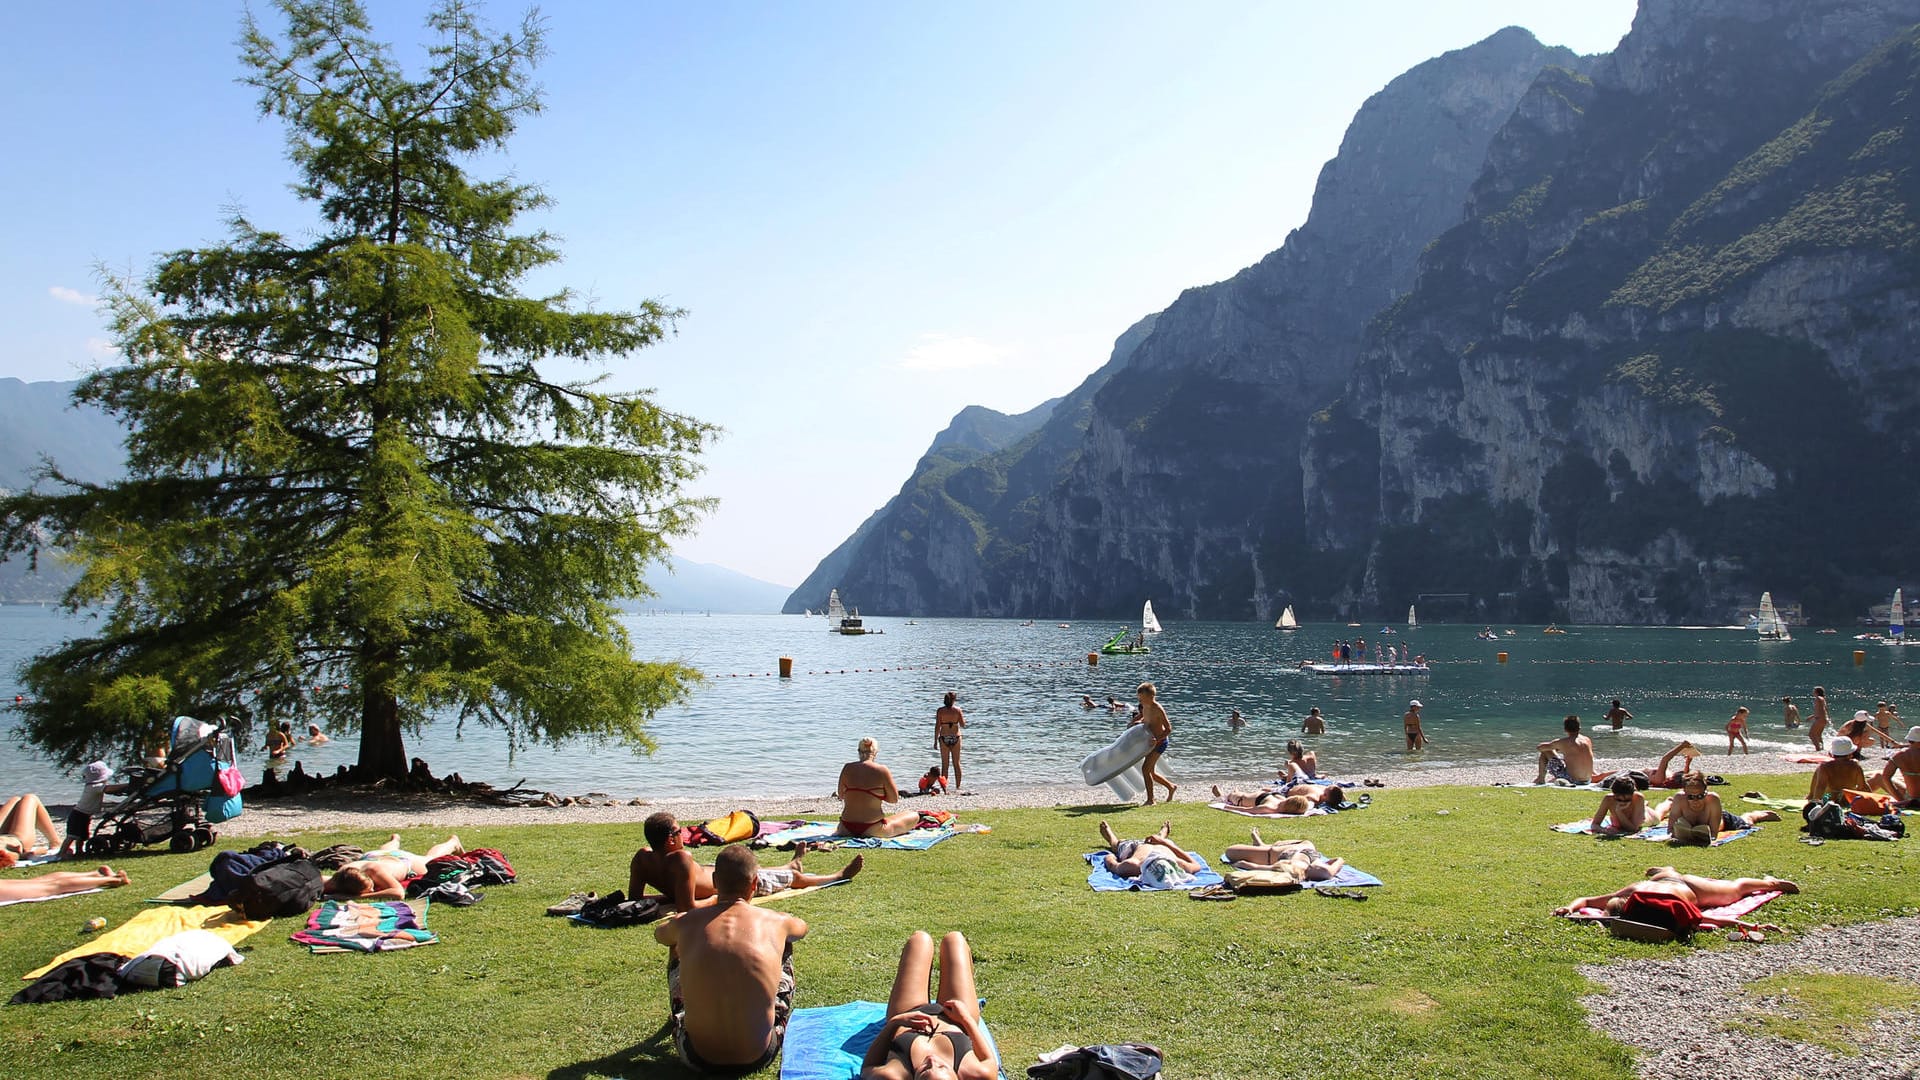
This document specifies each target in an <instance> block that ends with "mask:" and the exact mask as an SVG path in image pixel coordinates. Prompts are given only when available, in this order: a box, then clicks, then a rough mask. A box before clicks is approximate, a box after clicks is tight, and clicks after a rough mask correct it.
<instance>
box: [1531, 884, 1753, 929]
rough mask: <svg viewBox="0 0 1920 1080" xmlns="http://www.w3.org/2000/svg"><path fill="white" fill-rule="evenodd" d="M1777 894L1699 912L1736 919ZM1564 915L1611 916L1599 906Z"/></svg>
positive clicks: (1604, 917) (1702, 925) (1587, 917)
mask: <svg viewBox="0 0 1920 1080" xmlns="http://www.w3.org/2000/svg"><path fill="white" fill-rule="evenodd" d="M1779 895H1780V894H1779V893H1777V892H1759V893H1750V894H1748V895H1746V896H1743V897H1741V898H1740V899H1738V900H1735V901H1734V902H1733V903H1731V904H1727V905H1726V906H1724V907H1717V908H1708V909H1706V910H1705V911H1702V912H1701V913H1700V914H1702V915H1706V916H1709V917H1711V918H1715V919H1737V918H1739V917H1740V916H1742V915H1745V914H1748V913H1749V912H1752V911H1754V910H1756V909H1758V908H1760V907H1761V906H1762V905H1764V904H1766V903H1767V901H1769V900H1772V899H1773V898H1774V897H1776V896H1779ZM1566 917H1567V918H1569V919H1606V918H1611V916H1609V915H1608V914H1607V913H1606V912H1605V911H1602V910H1601V909H1599V908H1591V907H1590V908H1581V909H1580V910H1579V911H1573V912H1568V913H1567V916H1566ZM1699 929H1702V930H1707V929H1711V927H1710V926H1709V925H1708V924H1706V923H1701V924H1700V926H1699Z"/></svg>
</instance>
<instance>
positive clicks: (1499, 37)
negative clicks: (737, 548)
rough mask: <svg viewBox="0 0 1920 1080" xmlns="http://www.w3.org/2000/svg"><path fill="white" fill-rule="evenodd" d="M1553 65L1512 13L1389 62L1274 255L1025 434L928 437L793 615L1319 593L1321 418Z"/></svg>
mask: <svg viewBox="0 0 1920 1080" xmlns="http://www.w3.org/2000/svg"><path fill="white" fill-rule="evenodd" d="M1555 66H1558V67H1565V68H1569V69H1572V70H1574V71H1584V70H1585V69H1586V66H1587V64H1586V62H1585V61H1583V60H1581V59H1580V58H1578V57H1576V56H1574V55H1573V54H1571V53H1569V52H1568V51H1566V50H1564V49H1554V48H1547V47H1545V46H1543V45H1541V44H1540V43H1539V42H1538V41H1536V40H1534V38H1533V36H1532V35H1530V34H1528V33H1527V32H1526V31H1524V30H1520V29H1516V28H1509V29H1507V30H1503V31H1501V32H1499V33H1497V34H1495V35H1493V36H1492V37H1490V38H1488V39H1487V40H1485V41H1482V42H1480V43H1478V44H1476V45H1473V46H1471V47H1468V48H1465V49H1461V50H1458V51H1456V52H1451V53H1448V54H1446V55H1444V56H1441V57H1438V58H1436V59H1434V60H1430V61H1427V62H1426V63H1423V64H1421V65H1419V66H1417V67H1415V68H1413V69H1412V70H1410V71H1408V72H1407V73H1405V74H1404V75H1402V76H1400V77H1399V78H1397V79H1395V80H1394V81H1393V82H1392V83H1390V84H1389V85H1388V86H1387V87H1386V88H1385V89H1383V90H1381V91H1380V92H1379V93H1377V94H1375V95H1374V96H1373V97H1372V98H1370V99H1368V101H1367V102H1366V103H1365V104H1364V105H1363V106H1362V107H1361V109H1360V111H1359V112H1358V114H1356V116H1355V117H1354V119H1353V122H1352V124H1351V125H1350V126H1349V128H1348V130H1347V133H1346V136H1345V138H1344V139H1343V141H1342V143H1341V147H1340V151H1339V153H1338V155H1336V156H1335V157H1334V159H1333V160H1331V161H1329V162H1328V163H1327V164H1326V166H1325V167H1324V168H1323V169H1322V171H1321V174H1320V178H1319V182H1318V185H1317V187H1316V189H1315V194H1314V201H1313V207H1312V211H1311V213H1310V214H1309V217H1308V219H1307V222H1306V223H1305V224H1304V225H1302V226H1301V227H1300V228H1298V229H1296V230H1295V231H1294V232H1293V233H1292V234H1291V235H1289V236H1288V237H1287V238H1286V242H1285V243H1284V244H1283V245H1282V246H1281V248H1280V249H1279V250H1278V251H1275V252H1274V253H1273V254H1272V255H1269V256H1268V257H1267V258H1265V259H1263V260H1261V262H1259V263H1258V264H1256V265H1254V266H1252V267H1249V268H1247V269H1246V270H1243V271H1242V272H1240V273H1239V274H1237V275H1235V276H1234V277H1233V278H1230V279H1228V280H1227V281H1223V282H1220V283H1217V284H1214V285H1209V286H1205V287H1201V288H1195V289H1189V290H1188V291H1186V292H1185V293H1184V294H1182V295H1181V296H1180V297H1179V298H1178V299H1177V300H1176V301H1174V303H1173V304H1172V305H1170V306H1169V307H1168V308H1167V309H1166V310H1165V311H1164V312H1162V313H1160V314H1159V315H1158V316H1156V317H1153V318H1151V319H1149V320H1144V321H1143V322H1142V323H1140V324H1138V325H1136V326H1135V327H1133V328H1131V329H1129V330H1128V331H1127V333H1126V334H1125V335H1123V336H1122V337H1121V338H1120V340H1119V342H1118V343H1117V344H1116V346H1115V349H1114V351H1113V355H1112V358H1111V359H1110V360H1109V361H1108V363H1107V364H1106V365H1105V366H1104V367H1102V368H1101V369H1100V370H1099V371H1098V372H1096V373H1095V374H1094V375H1093V376H1091V377H1090V378H1089V379H1088V380H1087V382H1086V383H1084V384H1083V385H1082V386H1081V387H1079V388H1078V389H1076V390H1075V391H1074V393H1073V394H1071V395H1069V396H1068V397H1067V398H1065V399H1063V400H1062V402H1061V403H1060V404H1059V405H1058V406H1056V407H1055V408H1054V410H1053V411H1052V413H1051V414H1050V415H1049V416H1048V417H1047V419H1046V420H1045V422H1044V423H1042V424H1041V425H1040V427H1039V428H1038V429H1037V430H1034V431H1033V432H1032V433H1030V434H1028V435H1027V436H1025V437H1024V438H1021V439H1019V440H1017V441H1010V442H1008V443H1006V444H1005V445H1002V446H1000V447H997V448H993V449H988V448H986V447H985V446H979V447H973V446H969V447H964V448H963V447H955V446H951V445H949V446H945V447H943V446H941V444H940V443H939V442H938V441H936V444H935V447H934V448H933V449H931V450H930V451H929V452H928V454H927V455H926V457H924V458H922V460H921V461H920V463H919V465H918V466H917V467H916V469H915V471H914V474H913V476H912V477H911V478H909V480H908V481H907V483H906V484H905V485H903V486H902V488H901V491H900V493H899V494H898V495H896V496H895V497H894V498H893V499H892V500H891V501H889V503H888V504H887V505H886V506H885V507H882V508H881V509H880V510H879V511H878V512H877V513H876V514H875V515H874V516H873V517H871V518H869V519H868V520H867V521H866V522H865V523H863V524H862V525H861V526H860V528H859V530H857V531H856V532H855V533H854V535H853V536H852V537H850V538H849V539H848V540H847V541H846V542H845V543H843V544H842V545H841V546H840V547H839V548H838V549H836V550H835V551H834V552H833V553H832V554H830V555H829V556H828V557H827V558H826V559H825V560H824V561H823V562H822V563H821V564H820V566H819V568H817V569H816V570H815V572H814V573H813V574H812V575H810V576H809V578H808V579H807V581H806V582H805V583H803V584H802V585H801V586H800V588H799V589H798V590H796V591H795V593H794V594H793V596H792V597H790V598H789V599H788V602H787V610H789V611H797V610H799V609H800V608H802V607H815V608H817V607H819V606H820V605H821V603H823V602H824V599H825V597H826V593H827V590H828V589H829V588H831V587H835V586H837V587H838V588H839V589H840V591H841V595H842V597H843V598H845V599H846V600H847V601H848V602H849V603H857V604H859V605H860V606H861V607H862V608H863V609H864V610H867V611H869V612H875V613H878V612H889V613H903V614H947V615H993V614H999V615H1008V614H1049V615H1062V616H1079V615H1113V614H1118V613H1122V612H1127V611H1138V610H1139V605H1140V602H1141V600H1142V599H1143V598H1146V597H1151V598H1153V599H1154V600H1155V601H1156V605H1157V606H1158V607H1159V610H1160V611H1161V612H1162V614H1163V615H1170V616H1175V617H1178V616H1196V615H1210V616H1216V617H1219V616H1224V617H1235V618H1242V617H1248V616H1257V617H1261V618H1268V617H1271V612H1272V611H1273V610H1276V609H1277V605H1278V604H1279V603H1283V602H1286V601H1288V600H1290V599H1292V598H1293V597H1294V595H1295V594H1296V593H1298V594H1299V595H1300V596H1301V597H1302V598H1304V597H1306V596H1307V595H1309V592H1308V589H1307V585H1306V580H1305V579H1306V578H1307V577H1309V576H1310V573H1309V571H1310V567H1311V566H1312V565H1313V564H1314V563H1315V562H1316V561H1317V560H1318V559H1319V557H1318V556H1317V555H1316V554H1315V553H1314V552H1313V551H1312V550H1311V548H1310V547H1309V546H1308V544H1307V543H1306V533H1305V528H1304V517H1303V510H1302V507H1303V505H1304V496H1303V490H1302V486H1301V485H1302V472H1301V465H1300V455H1299V448H1300V445H1301V440H1302V438H1303V434H1304V431H1305V427H1306V424H1307V421H1308V418H1309V417H1310V416H1311V415H1312V414H1313V413H1314V411H1315V410H1317V409H1319V408H1320V407H1322V406H1323V405H1325V404H1326V402H1327V401H1328V400H1330V399H1331V398H1333V397H1334V396H1335V395H1337V394H1338V393H1339V391H1340V388H1341V386H1342V385H1343V384H1344V383H1345V381H1346V379H1347V377H1348V375H1349V373H1350V372H1351V370H1352V366H1353V363H1354V359H1355V357H1356V356H1357V355H1358V352H1359V348H1360V343H1361V336H1362V333H1363V331H1364V329H1365V327H1366V325H1367V321H1368V319H1369V318H1370V317H1371V316H1372V315H1373V314H1374V313H1375V312H1377V311H1378V310H1380V309H1381V308H1382V307H1383V306H1385V305H1387V304H1389V303H1391V302H1392V301H1393V300H1394V299H1395V298H1396V297H1398V296H1400V295H1402V294H1403V293H1405V292H1406V291H1407V290H1408V289H1409V288H1410V287H1411V286H1412V284H1413V279H1414V274H1415V271H1416V268H1417V266H1418V261H1419V258H1420V253H1421V251H1422V250H1423V249H1424V248H1425V247H1426V246H1427V245H1428V243H1429V242H1431V241H1432V240H1433V239H1434V238H1435V237H1437V236H1438V235H1440V233H1441V232H1442V231H1443V230H1445V229H1446V228H1447V227H1448V226H1450V225H1452V224H1454V223H1455V222H1457V221H1459V220H1460V216H1461V207H1462V205H1463V204H1464V202H1465V200H1466V197H1467V194H1468V191H1469V188H1470V187H1471V186H1472V184H1473V182H1474V180H1475V178H1476V177H1477V176H1478V175H1479V174H1480V172H1481V165H1482V162H1483V161H1484V160H1485V158H1486V155H1487V150H1488V146H1489V144H1490V143H1491V141H1492V140H1493V138H1494V136H1495V133H1496V132H1498V131H1499V130H1500V129H1501V127H1502V125H1503V124H1504V123H1505V122H1506V121H1507V119H1508V118H1509V117H1510V116H1511V115H1512V113H1513V111H1514V108H1515V106H1516V104H1517V103H1518V102H1519V101H1520V100H1521V98H1522V96H1523V95H1524V94H1525V93H1526V92H1527V90H1528V88H1529V87H1530V86H1532V85H1533V84H1534V82H1535V79H1536V78H1537V77H1538V76H1539V75H1540V74H1541V72H1542V71H1543V70H1547V69H1549V68H1551V67H1555ZM1570 77H1575V78H1583V77H1584V76H1570ZM1029 415H1031V414H1029ZM1009 430H1013V429H1009Z"/></svg>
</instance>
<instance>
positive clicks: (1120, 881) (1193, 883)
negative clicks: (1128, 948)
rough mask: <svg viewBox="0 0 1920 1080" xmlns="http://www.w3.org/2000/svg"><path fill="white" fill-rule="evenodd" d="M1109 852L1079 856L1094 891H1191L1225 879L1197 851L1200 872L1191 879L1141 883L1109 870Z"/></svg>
mask: <svg viewBox="0 0 1920 1080" xmlns="http://www.w3.org/2000/svg"><path fill="white" fill-rule="evenodd" d="M1111 854H1112V852H1110V851H1106V850H1104V849H1102V850H1100V851H1089V852H1087V853H1086V854H1085V855H1083V856H1081V858H1084V859H1086V860H1087V866H1088V867H1089V868H1090V869H1091V872H1090V873H1088V874H1087V885H1088V886H1090V887H1091V888H1092V889H1093V891H1095V892H1168V891H1174V890H1178V891H1180V892H1192V891H1193V890H1194V889H1204V888H1206V887H1207V886H1209V885H1219V884H1222V883H1224V882H1225V881H1226V879H1225V878H1223V877H1221V876H1220V873H1219V871H1217V870H1215V869H1214V868H1213V867H1212V865H1211V864H1209V863H1208V862H1207V857H1206V856H1205V855H1202V854H1200V853H1199V852H1197V851H1196V852H1194V853H1193V857H1194V858H1196V859H1198V860H1200V872H1199V873H1197V874H1195V875H1193V877H1192V879H1191V880H1188V881H1183V882H1181V883H1180V884H1178V885H1153V884H1148V883H1143V882H1142V881H1141V880H1140V879H1139V878H1123V877H1120V876H1118V875H1116V874H1114V873H1112V872H1110V871H1109V870H1108V869H1107V867H1106V862H1107V856H1108V855H1111Z"/></svg>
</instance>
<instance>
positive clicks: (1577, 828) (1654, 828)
mask: <svg viewBox="0 0 1920 1080" xmlns="http://www.w3.org/2000/svg"><path fill="white" fill-rule="evenodd" d="M1547 827H1548V828H1550V829H1552V830H1553V831H1554V832H1557V833H1569V834H1572V835H1575V836H1585V835H1591V836H1598V837H1601V838H1602V839H1606V840H1652V841H1655V842H1657V843H1662V844H1664V843H1666V842H1667V841H1668V840H1671V839H1673V833H1672V832H1671V831H1670V830H1669V829H1668V828H1667V827H1666V826H1665V825H1649V826H1647V827H1646V828H1644V829H1641V830H1640V831H1639V832H1634V833H1607V832H1601V833H1596V832H1594V831H1593V819H1592V818H1586V819H1583V820H1581V821H1569V822H1566V823H1565V824H1561V825H1549V826H1547ZM1759 831H1760V827H1759V826H1758V825H1748V826H1747V827H1745V828H1742V829H1723V830H1721V832H1720V835H1719V836H1717V837H1715V838H1714V841H1713V843H1711V844H1708V845H1707V846H1708V847H1719V846H1720V845H1722V844H1731V843H1733V842H1734V841H1735V840H1738V839H1740V838H1741V837H1744V836H1752V835H1753V834H1754V833H1757V832H1759Z"/></svg>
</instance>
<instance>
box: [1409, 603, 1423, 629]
mask: <svg viewBox="0 0 1920 1080" xmlns="http://www.w3.org/2000/svg"><path fill="white" fill-rule="evenodd" d="M1419 628H1420V616H1418V615H1415V614H1414V613H1413V605H1412V604H1408V605H1407V629H1409V630H1418V629H1419Z"/></svg>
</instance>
